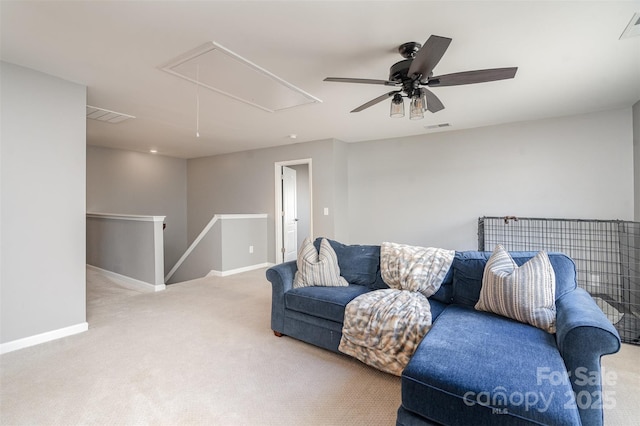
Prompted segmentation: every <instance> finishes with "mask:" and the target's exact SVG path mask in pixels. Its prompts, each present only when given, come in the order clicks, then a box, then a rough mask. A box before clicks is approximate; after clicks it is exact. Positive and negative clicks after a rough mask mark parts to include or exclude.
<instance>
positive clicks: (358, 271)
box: [313, 238, 389, 288]
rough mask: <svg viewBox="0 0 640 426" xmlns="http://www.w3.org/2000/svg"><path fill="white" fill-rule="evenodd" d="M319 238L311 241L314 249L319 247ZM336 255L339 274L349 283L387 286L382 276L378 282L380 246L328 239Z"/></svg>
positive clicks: (377, 286) (375, 286) (374, 286)
mask: <svg viewBox="0 0 640 426" xmlns="http://www.w3.org/2000/svg"><path fill="white" fill-rule="evenodd" d="M320 241H321V238H316V240H315V242H314V243H313V244H314V246H315V247H316V249H319V248H320ZM328 241H329V244H331V247H332V248H333V250H334V251H335V252H336V255H337V256H338V266H339V267H340V274H341V275H342V276H343V277H344V278H345V279H346V280H347V281H348V282H349V284H358V285H366V286H369V287H371V288H389V287H388V286H387V285H386V284H384V282H383V281H382V278H380V282H378V281H377V278H378V277H379V276H380V246H367V245H346V244H342V243H339V242H337V241H333V240H328Z"/></svg>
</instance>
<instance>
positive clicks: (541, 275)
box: [475, 245, 556, 333]
mask: <svg viewBox="0 0 640 426" xmlns="http://www.w3.org/2000/svg"><path fill="white" fill-rule="evenodd" d="M555 294H556V278H555V273H554V271H553V267H552V266H551V262H550V261H549V256H547V253H545V252H544V251H541V252H539V253H538V254H537V255H536V256H535V257H533V258H531V259H530V260H529V261H527V262H526V263H525V264H524V265H522V266H520V267H518V265H517V264H516V263H515V262H514V260H513V259H512V258H511V255H510V254H509V253H508V252H507V251H506V250H505V249H504V247H502V246H501V245H497V246H496V248H495V249H494V251H493V253H492V254H491V257H490V258H489V260H488V261H487V265H486V267H485V269H484V274H483V276H482V289H481V290H480V300H478V303H477V304H476V306H475V308H476V309H477V310H479V311H486V312H493V313H494V314H498V315H502V316H504V317H508V318H511V319H514V320H516V321H520V322H523V323H526V324H531V325H533V326H535V327H538V328H541V329H543V330H545V331H547V332H548V333H555V332H556V305H555Z"/></svg>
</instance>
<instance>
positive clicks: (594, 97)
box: [0, 0, 640, 158]
mask: <svg viewBox="0 0 640 426" xmlns="http://www.w3.org/2000/svg"><path fill="white" fill-rule="evenodd" d="M635 12H640V1H532V2H526V1H469V2H463V1H446V2H436V1H412V2H400V1H376V2H374V1H349V2H347V1H316V2H309V1H258V2H245V1H231V2H223V1H196V2H187V1H168V2H167V1H165V2H156V1H138V2H127V1H91V2H89V1H85V2H83V1H74V2H55V1H45V2H36V1H17V2H10V1H5V0H2V3H1V10H0V14H1V15H0V17H1V37H2V44H1V57H2V60H5V61H8V62H12V63H15V64H18V65H22V66H25V67H29V68H33V69H36V70H39V71H42V72H45V73H48V74H51V75H54V76H58V77H61V78H63V79H66V80H70V81H73V82H77V83H80V84H83V85H86V86H87V88H88V89H87V103H88V104H89V105H93V106H96V107H100V108H105V109H109V110H113V111H117V112H121V113H125V114H130V115H134V116H136V117H137V118H136V119H133V120H127V121H124V122H122V123H119V124H109V123H105V122H101V121H95V120H88V121H87V143H88V144H90V145H101V146H108V147H113V148H122V149H130V150H135V151H142V152H148V151H149V149H151V148H156V149H158V151H159V153H160V154H164V155H169V156H174V157H181V158H194V157H200V156H206V155H214V154H220V153H227V152H234V151H242V150H247V149H252V148H260V147H268V146H276V145H283V144H291V143H298V142H306V141H311V140H319V139H326V138H336V139H340V140H343V141H346V142H357V141H362V140H372V139H382V138H389V137H397V136H408V135H416V134H426V133H432V132H438V131H451V130H457V129H464V128H472V127H478V126H487V125H493V124H498V123H507V122H515V121H523V120H533V119H540V118H546V117H554V116H563V115H571V114H580V113H585V112H591V111H600V110H607V109H615V108H621V107H629V106H631V105H633V104H634V103H635V102H637V101H638V100H640V37H635V38H628V39H622V40H619V37H620V35H621V34H622V32H623V31H624V29H625V27H626V26H627V24H628V23H629V21H630V20H631V18H632V16H633V14H634V13H635ZM431 34H436V35H441V36H445V37H450V38H452V39H453V42H452V43H451V45H450V47H449V49H448V51H447V52H446V54H445V55H444V57H443V59H442V60H441V61H440V63H439V64H438V65H437V67H436V69H435V71H434V73H435V74H436V75H437V74H447V73H451V72H458V71H466V70H472V69H483V68H498V67H510V66H518V67H519V69H518V73H517V75H516V77H515V79H513V80H504V81H497V82H491V83H483V84H475V85H467V86H458V87H441V88H433V89H432V90H433V92H434V93H436V94H437V96H438V97H439V98H440V99H441V100H442V102H443V103H444V105H445V107H446V109H444V110H443V111H440V112H438V113H436V114H431V113H426V115H425V119H424V120H417V121H411V120H409V119H408V117H405V118H402V119H391V118H389V103H390V101H388V102H387V101H385V102H382V103H380V104H378V105H376V106H374V107H371V108H369V109H367V110H365V111H363V112H360V113H354V114H351V113H349V111H351V110H352V109H353V108H355V107H357V106H359V105H361V104H363V103H364V102H366V101H368V100H370V99H373V98H375V97H377V96H379V95H381V94H383V93H385V92H388V91H389V90H390V89H389V88H388V87H385V86H373V85H371V86H369V85H361V84H343V83H328V82H323V81H322V80H323V79H324V78H325V77H359V78H373V79H386V78H387V77H388V70H389V67H390V66H391V65H392V64H393V63H395V62H397V61H399V60H401V59H402V57H401V56H400V55H399V54H398V53H397V51H396V49H397V46H398V45H400V44H402V43H404V42H407V41H417V42H420V43H424V41H425V40H426V39H427V38H428V37H429V36H430V35H431ZM209 41H214V42H217V43H219V44H221V45H223V46H224V47H226V48H228V49H230V50H232V51H234V52H236V53H237V54H239V55H241V56H243V57H244V58H246V59H248V60H250V61H252V62H253V63H255V64H257V65H259V66H260V67H262V68H265V69H266V70H268V71H270V72H271V73H273V74H275V75H277V76H278V77H280V78H282V79H284V80H286V81H288V82H289V83H291V84H293V85H295V86H297V87H299V88H301V89H302V90H304V91H305V92H308V93H309V94H311V95H313V96H315V97H317V98H319V99H321V100H322V101H323V102H322V103H316V104H309V105H304V106H300V107H295V108H291V109H287V110H282V111H277V112H273V113H270V112H266V111H264V110H261V109H258V108H255V107H252V106H249V105H247V104H244V103H242V102H239V101H237V100H234V99H231V98H228V97H226V96H224V95H222V94H219V93H215V92H213V91H209V90H206V89H205V90H200V94H199V97H200V117H199V130H200V138H196V136H195V134H196V85H194V84H193V83H191V82H188V81H186V80H183V79H180V78H178V77H175V76H173V75H170V74H168V73H165V72H163V71H161V70H160V67H161V66H162V65H164V64H165V63H167V62H168V61H170V60H171V59H173V58H175V57H177V56H179V55H181V54H183V53H185V52H187V51H189V50H191V49H194V48H196V47H198V46H201V45H202V44H203V43H206V42H209ZM440 123H451V127H448V128H440V129H436V130H428V129H426V128H425V127H426V126H429V125H434V124H440ZM290 134H296V135H297V136H298V137H297V139H295V140H294V139H290V138H289V137H288V135H290Z"/></svg>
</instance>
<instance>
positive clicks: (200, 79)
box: [160, 41, 322, 112]
mask: <svg viewBox="0 0 640 426" xmlns="http://www.w3.org/2000/svg"><path fill="white" fill-rule="evenodd" d="M160 69H161V70H163V71H165V72H168V73H169V74H172V75H175V76H176V77H180V78H183V79H185V80H188V81H190V82H192V83H194V84H197V85H199V86H201V87H205V88H207V89H210V90H213V91H215V92H218V93H221V94H223V95H225V96H228V97H230V98H233V99H236V100H238V101H241V102H244V103H246V104H249V105H252V106H254V107H257V108H260V109H262V110H264V111H268V112H275V111H279V110H283V109H287V108H292V107H296V106H300V105H305V104H310V103H319V102H322V101H321V100H320V99H318V98H316V97H315V96H312V95H310V94H309V93H307V92H305V91H304V90H302V89H300V88H298V87H296V86H294V85H293V84H291V83H289V82H287V81H285V80H283V79H281V78H280V77H278V76H276V75H274V74H272V73H271V72H269V71H267V70H266V69H264V68H262V67H260V66H258V65H256V64H254V63H253V62H251V61H249V60H247V59H245V58H243V57H242V56H240V55H238V54H237V53H235V52H232V51H231V50H229V49H227V48H225V47H223V46H222V45H220V44H218V43H216V42H213V41H210V42H207V43H205V44H203V45H201V46H199V47H196V48H195V49H193V50H190V51H189V52H186V53H184V54H182V55H180V56H178V57H177V58H175V59H173V60H171V61H170V62H168V63H166V64H164V65H162V66H160Z"/></svg>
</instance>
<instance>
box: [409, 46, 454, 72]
mask: <svg viewBox="0 0 640 426" xmlns="http://www.w3.org/2000/svg"><path fill="white" fill-rule="evenodd" d="M449 43H451V39H450V38H448V37H440V36H437V35H432V36H431V37H429V39H428V40H427V41H425V42H424V45H422V47H421V48H420V50H418V53H416V56H415V58H413V62H411V66H410V67H409V72H408V75H409V76H410V77H412V76H414V75H421V76H422V77H420V80H422V81H426V80H427V78H428V77H429V74H431V71H433V69H434V68H435V66H436V65H438V62H440V59H442V56H443V55H444V53H445V52H446V51H447V49H448V48H449Z"/></svg>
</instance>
